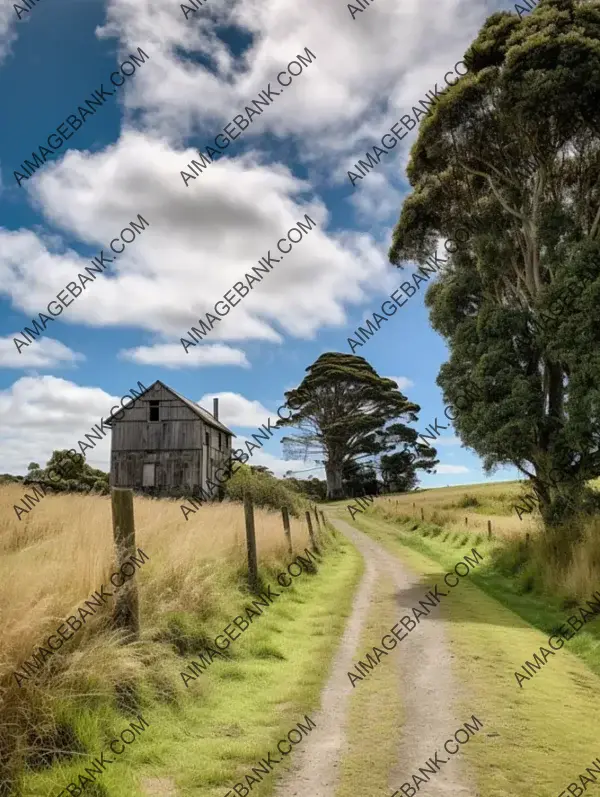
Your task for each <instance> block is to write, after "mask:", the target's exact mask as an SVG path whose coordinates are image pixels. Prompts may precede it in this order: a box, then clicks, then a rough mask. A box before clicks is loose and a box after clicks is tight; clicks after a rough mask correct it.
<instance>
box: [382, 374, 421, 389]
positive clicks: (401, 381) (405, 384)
mask: <svg viewBox="0 0 600 797" xmlns="http://www.w3.org/2000/svg"><path fill="white" fill-rule="evenodd" d="M386 378H387V379H393V380H394V382H395V383H396V384H397V385H398V388H399V389H400V390H408V388H410V387H414V386H415V383H414V382H413V381H412V379H409V378H408V377H407V376H388V377H386Z"/></svg>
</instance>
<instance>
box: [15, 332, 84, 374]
mask: <svg viewBox="0 0 600 797" xmlns="http://www.w3.org/2000/svg"><path fill="white" fill-rule="evenodd" d="M18 334H19V333H18V332H15V333H14V335H7V336H6V337H5V338H0V368H50V367H51V366H54V365H63V364H69V365H70V364H73V363H75V362H77V361H79V360H85V357H84V356H83V354H78V353H77V352H74V351H72V350H71V349H70V348H69V347H68V346H65V345H64V343H61V342H60V341H58V340H54V338H40V339H39V340H38V341H35V342H34V343H30V344H29V345H28V346H26V347H25V348H21V353H20V354H19V352H18V351H17V347H16V346H15V343H14V338H15V336H16V335H18Z"/></svg>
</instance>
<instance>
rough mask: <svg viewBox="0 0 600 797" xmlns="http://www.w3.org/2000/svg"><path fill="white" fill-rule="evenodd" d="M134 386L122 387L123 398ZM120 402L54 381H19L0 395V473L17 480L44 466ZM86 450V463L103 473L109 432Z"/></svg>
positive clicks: (91, 389) (46, 378)
mask: <svg viewBox="0 0 600 797" xmlns="http://www.w3.org/2000/svg"><path fill="white" fill-rule="evenodd" d="M131 387H135V388H136V389H138V390H139V388H137V383H136V384H134V385H124V386H123V395H124V394H125V393H127V392H128V391H129V390H130V388H131ZM119 402H120V397H117V396H111V395H110V394H109V393H106V392H105V391H104V390H102V389H101V388H99V387H84V386H82V385H77V384H75V383H74V382H69V381H68V380H66V379H58V378H57V377H55V376H24V377H22V378H20V379H18V380H17V381H16V382H14V383H13V385H11V387H9V388H7V389H6V390H2V391H0V448H1V449H2V468H3V470H5V471H7V472H9V473H15V474H23V473H25V472H26V470H27V465H28V463H29V462H37V463H39V464H40V465H42V466H44V465H45V464H46V461H47V460H48V459H49V458H50V455H51V454H52V452H53V451H54V450H55V449H58V448H61V449H62V448H75V449H76V450H77V451H79V447H78V445H77V443H78V441H79V440H82V441H83V442H84V443H86V444H87V443H89V441H86V439H85V435H86V434H88V433H91V432H92V430H93V427H94V425H95V424H97V423H100V420H101V419H102V418H106V417H107V415H108V414H109V412H110V410H111V408H112V407H113V406H114V405H115V404H119ZM92 442H95V447H94V448H93V449H91V450H87V451H86V452H85V454H86V461H87V462H88V464H90V465H92V467H96V468H101V469H102V470H105V471H107V470H108V468H109V461H110V432H108V431H107V434H106V436H105V437H104V438H103V439H102V440H101V441H98V440H96V441H92Z"/></svg>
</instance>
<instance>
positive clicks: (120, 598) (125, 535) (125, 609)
mask: <svg viewBox="0 0 600 797" xmlns="http://www.w3.org/2000/svg"><path fill="white" fill-rule="evenodd" d="M111 503H112V521H113V537H114V540H115V547H116V549H117V567H118V568H119V569H120V568H121V567H122V566H123V565H124V564H125V562H126V561H127V560H128V559H130V557H131V556H133V555H134V554H135V553H136V546H135V521H134V516H133V492H132V491H131V490H124V489H119V488H113V490H112V492H111ZM112 623H113V626H114V627H115V628H117V629H119V630H122V631H126V632H127V635H126V637H125V643H126V644H127V643H130V642H137V640H138V639H139V636H140V604H139V596H138V589H137V581H136V579H135V576H134V577H133V578H129V579H128V580H127V581H126V582H125V583H124V584H123V586H122V587H121V588H120V589H119V591H118V592H117V597H116V598H115V607H114V611H113V616H112Z"/></svg>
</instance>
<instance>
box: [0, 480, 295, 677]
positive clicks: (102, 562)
mask: <svg viewBox="0 0 600 797" xmlns="http://www.w3.org/2000/svg"><path fill="white" fill-rule="evenodd" d="M25 492H26V489H24V488H23V487H22V486H21V485H12V484H10V485H3V486H2V488H1V489H0V517H1V520H0V617H1V619H2V630H3V634H2V644H1V645H0V680H1V682H2V683H3V684H6V678H7V676H9V683H10V673H12V671H13V670H15V669H17V668H18V666H19V663H20V662H21V661H23V660H24V659H27V658H30V656H31V654H32V652H33V650H34V647H35V646H37V645H40V644H42V641H43V640H44V639H46V638H47V637H48V635H49V634H51V633H54V632H55V630H56V628H57V626H58V625H59V624H60V623H62V622H63V621H64V619H65V618H66V617H68V616H69V615H71V614H72V613H73V610H74V609H76V608H77V607H78V606H80V605H82V603H83V602H84V601H85V600H86V599H88V598H89V597H90V596H91V594H92V593H93V592H94V590H96V589H100V586H101V585H102V584H105V585H107V587H108V588H109V589H110V586H109V576H110V574H111V573H112V572H113V571H114V555H115V552H114V544H113V532H112V516H111V502H110V497H109V496H79V495H54V496H53V495H49V496H46V497H45V498H44V499H42V500H41V501H40V503H39V504H37V505H36V506H34V508H33V509H32V510H31V511H30V512H29V514H28V515H23V516H22V519H21V521H19V520H18V519H17V516H16V513H15V511H14V509H13V504H15V503H17V502H18V501H19V500H20V498H21V497H22V495H23V494H24V493H25ZM179 505H180V502H179V501H164V500H162V501H159V500H153V499H149V498H137V497H136V498H135V499H134V513H135V526H136V541H137V545H138V547H140V548H142V549H143V551H144V552H145V553H146V554H147V555H148V556H149V557H150V561H149V562H145V563H144V565H143V567H142V568H141V569H140V570H139V571H138V573H139V577H138V581H139V584H140V611H141V615H142V623H143V626H144V627H143V629H142V631H143V633H144V635H148V633H150V631H151V629H152V626H154V625H155V623H156V621H157V620H158V617H159V615H160V614H164V613H168V612H177V611H182V612H184V611H185V612H190V611H192V612H193V611H195V612H200V613H201V614H203V615H204V616H206V613H207V612H208V607H209V606H213V605H214V604H215V603H216V604H217V605H218V604H219V603H221V602H222V601H221V600H220V598H221V597H222V596H220V595H219V593H220V592H221V591H227V590H228V589H229V588H230V584H231V581H230V579H231V572H232V569H233V570H238V569H239V570H243V568H244V566H245V561H246V538H245V525H244V511H243V507H242V506H241V505H240V504H234V503H222V504H218V503H216V504H210V505H204V506H203V507H201V508H200V509H198V510H197V511H196V513H195V514H193V515H189V518H188V520H187V521H186V520H185V519H184V517H183V514H182V512H181V510H180V508H179ZM290 523H291V532H292V540H293V543H294V551H295V552H298V553H301V552H302V551H303V550H304V548H305V547H306V546H307V545H308V544H309V538H308V531H307V529H306V524H305V523H301V522H300V521H299V520H298V519H296V518H293V517H291V518H290ZM255 526H256V540H257V549H258V557H259V562H260V563H261V564H265V563H272V564H273V565H274V566H275V565H276V564H277V563H280V562H283V561H287V560H288V559H289V558H290V555H289V553H288V550H287V543H286V539H285V537H284V533H283V526H282V521H281V514H280V513H278V512H266V511H263V510H260V509H255ZM225 564H226V566H225ZM220 565H222V566H220ZM228 578H229V583H228V581H227V579H228ZM203 610H204V611H203ZM100 614H102V612H100V610H99V611H98V615H100ZM97 620H98V617H94V618H92V619H90V618H88V621H87V623H86V629H85V632H84V629H81V630H80V631H79V633H78V635H77V637H76V638H75V639H74V640H72V641H70V642H67V643H65V646H64V648H65V650H67V649H68V650H72V649H74V648H79V647H80V644H81V640H80V637H81V636H82V635H83V634H84V633H85V635H86V636H88V635H89V630H92V631H93V630H94V624H95V622H97ZM89 641H90V644H92V640H91V639H90V640H89ZM82 655H83V654H78V656H74V657H73V664H74V665H75V664H76V661H77V659H78V658H81V656H82ZM52 658H55V657H54V656H53V657H52ZM12 682H13V684H14V679H12Z"/></svg>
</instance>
